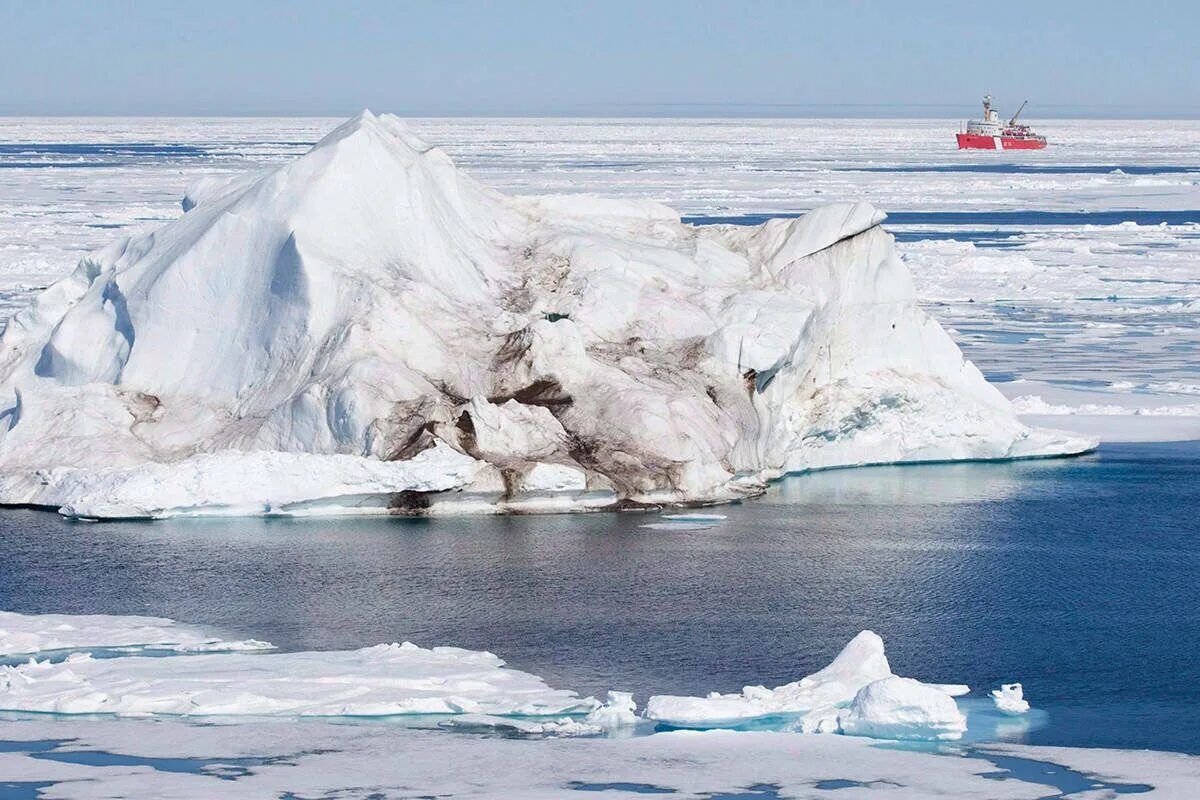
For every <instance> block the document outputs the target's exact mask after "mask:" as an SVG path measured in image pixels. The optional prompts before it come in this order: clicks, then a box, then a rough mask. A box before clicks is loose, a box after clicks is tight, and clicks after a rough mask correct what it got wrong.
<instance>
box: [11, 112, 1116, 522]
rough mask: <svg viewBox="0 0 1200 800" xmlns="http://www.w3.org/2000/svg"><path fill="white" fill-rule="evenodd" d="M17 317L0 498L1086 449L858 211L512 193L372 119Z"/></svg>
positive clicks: (554, 481) (259, 502)
mask: <svg viewBox="0 0 1200 800" xmlns="http://www.w3.org/2000/svg"><path fill="white" fill-rule="evenodd" d="M187 205H188V206H189V210H188V211H187V212H186V213H185V214H184V215H183V216H182V217H181V218H179V219H178V220H175V221H173V222H171V223H169V224H167V225H164V226H162V227H161V228H159V229H157V230H154V231H149V232H144V233H138V234H134V235H132V236H127V237H125V238H122V239H120V240H119V241H117V242H115V243H113V244H112V245H110V246H109V247H107V248H105V249H104V250H101V251H99V252H96V253H94V254H92V255H89V256H87V257H85V258H84V259H83V260H82V261H81V262H80V264H79V266H78V267H77V268H76V270H75V272H74V273H73V274H71V275H70V276H69V277H67V278H65V279H63V280H61V281H59V282H58V283H56V284H54V285H53V286H51V287H50V288H48V289H47V290H46V291H44V292H42V293H41V294H40V295H38V297H37V299H36V300H35V301H34V303H33V304H32V305H31V306H30V307H28V308H27V309H25V310H23V311H21V312H20V313H18V314H17V315H16V316H15V317H13V319H12V320H11V321H10V323H9V325H8V327H7V329H6V330H5V332H4V335H3V342H2V343H3V348H4V355H3V357H2V358H0V406H3V409H2V410H0V419H2V420H3V421H4V424H3V426H2V429H0V501H3V502H8V503H29V504H36V505H43V506H50V507H55V508H60V509H62V510H63V512H64V513H67V514H70V515H73V516H79V517H160V516H171V515H192V514H230V513H237V514H311V513H402V514H428V513H468V512H495V511H537V510H572V509H575V510H578V509H590V508H606V507H608V508H620V507H624V506H627V505H629V504H631V503H632V504H671V503H696V502H720V501H728V500H735V499H739V498H743V497H748V496H753V495H755V494H757V493H759V492H761V491H762V490H763V487H764V483H765V481H768V480H770V479H772V478H774V477H776V476H778V475H780V474H782V473H784V472H789V471H803V470H809V469H815V468H823V467H832V466H846V465H858V464H871V463H889V462H910V461H929V460H947V459H964V458H970V459H986V458H1015V457H1024V456H1039V455H1053V454H1063V453H1072V452H1078V451H1081V450H1086V449H1088V448H1089V447H1091V446H1092V444H1093V442H1092V441H1091V440H1089V439H1087V438H1086V437H1078V436H1071V435H1060V434H1055V433H1051V432H1048V431H1044V430H1039V429H1031V428H1029V427H1027V426H1026V425H1024V424H1023V423H1021V422H1020V421H1019V420H1018V419H1017V417H1016V415H1015V414H1014V413H1013V411H1012V409H1011V407H1010V405H1009V403H1008V402H1007V401H1006V400H1005V399H1004V397H1003V396H1002V395H1001V394H999V393H998V392H997V391H996V390H995V389H993V388H992V387H990V386H989V385H988V384H987V383H986V382H985V381H984V380H983V377H982V376H981V374H980V373H979V371H978V370H977V369H976V368H975V367H974V365H972V364H971V363H970V362H969V361H967V360H965V359H964V358H963V356H962V353H961V352H960V351H959V349H958V348H957V347H956V346H955V344H954V343H953V341H952V340H951V339H950V337H949V336H948V335H947V334H946V332H945V331H944V330H942V328H941V327H940V326H939V325H938V324H937V323H936V322H934V321H933V320H932V319H931V318H930V317H929V316H928V315H927V314H926V313H925V312H924V311H922V310H921V309H920V308H919V307H918V304H917V298H916V294H915V292H914V289H913V285H912V281H911V278H910V275H909V273H908V270H907V269H906V267H905V266H904V265H903V264H902V263H901V261H900V259H899V258H898V257H897V255H896V252H895V249H894V247H893V241H892V238H891V236H889V235H888V234H887V233H886V232H884V231H883V230H882V228H881V227H880V223H881V222H882V221H883V219H884V215H883V214H882V213H881V212H879V211H877V210H876V209H874V208H873V207H871V206H870V205H867V204H865V203H844V204H838V205H829V206H823V207H820V208H817V209H815V210H813V211H811V212H810V213H808V214H806V215H805V216H803V217H800V218H798V219H777V220H771V221H768V222H766V223H765V224H763V225H761V226H757V227H739V226H719V225H718V226H704V227H694V226H691V225H684V224H681V223H680V220H679V216H678V214H677V213H676V212H674V211H672V210H671V209H669V208H666V207H665V206H661V205H658V204H655V203H651V202H648V201H617V200H604V199H599V198H593V197H587V196H571V197H509V196H505V195H502V194H499V193H498V192H495V191H492V190H490V189H488V188H486V187H484V186H483V185H481V184H479V183H477V182H476V181H474V180H473V179H471V178H470V177H468V176H466V175H465V174H464V173H462V172H461V171H459V170H458V169H456V168H455V166H454V165H453V164H452V163H451V161H450V159H449V158H448V157H447V156H446V155H445V154H444V153H443V152H441V151H440V150H438V149H437V148H431V147H430V146H429V145H427V144H426V143H425V142H423V141H422V140H421V139H419V138H418V137H417V136H416V135H414V134H413V133H412V132H411V131H410V130H409V129H408V128H407V127H406V126H405V125H404V124H403V123H402V122H401V121H399V120H398V119H396V118H394V117H389V116H382V117H376V116H374V115H372V114H370V113H363V114H361V115H359V116H357V117H355V118H354V119H352V120H350V121H349V122H347V123H345V124H344V125H342V126H340V127H339V128H337V129H336V130H335V131H334V132H332V133H331V134H329V135H328V136H326V137H325V138H324V139H323V140H322V141H321V142H320V143H319V144H318V145H317V146H315V147H314V148H313V149H312V150H311V151H309V152H308V153H307V154H305V155H303V156H302V157H300V158H298V159H296V160H294V161H291V162H288V163H286V164H284V165H282V166H279V167H278V168H276V169H274V170H272V171H270V172H268V173H266V174H264V175H261V176H253V177H252V178H249V179H247V178H245V177H238V178H235V179H232V180H230V181H228V182H227V183H225V184H223V185H217V184H214V183H212V182H209V183H207V184H204V185H201V186H198V187H196V188H194V189H193V190H192V192H191V193H190V194H189V201H188V204H187Z"/></svg>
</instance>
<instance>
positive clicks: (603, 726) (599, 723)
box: [587, 692, 638, 731]
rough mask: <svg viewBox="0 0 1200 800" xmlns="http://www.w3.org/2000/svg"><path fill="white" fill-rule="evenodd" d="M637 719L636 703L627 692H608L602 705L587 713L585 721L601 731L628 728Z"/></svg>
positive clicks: (634, 723) (635, 722)
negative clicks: (606, 698)
mask: <svg viewBox="0 0 1200 800" xmlns="http://www.w3.org/2000/svg"><path fill="white" fill-rule="evenodd" d="M637 721H638V717H637V703H635V702H634V701H633V695H632V694H630V693H629V692H609V693H608V700H607V701H606V702H605V703H604V705H602V706H600V707H599V708H597V709H595V710H594V711H592V712H591V713H589V714H588V715H587V723H588V724H589V725H595V726H596V727H598V728H600V730H602V731H612V730H617V729H618V728H628V727H630V726H633V725H636V724H637Z"/></svg>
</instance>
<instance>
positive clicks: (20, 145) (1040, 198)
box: [0, 118, 1200, 441]
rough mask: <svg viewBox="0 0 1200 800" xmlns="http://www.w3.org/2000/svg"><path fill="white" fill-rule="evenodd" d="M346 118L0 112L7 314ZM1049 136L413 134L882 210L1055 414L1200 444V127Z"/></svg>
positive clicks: (520, 122) (727, 198) (1122, 435)
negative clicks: (960, 140) (195, 195)
mask: <svg viewBox="0 0 1200 800" xmlns="http://www.w3.org/2000/svg"><path fill="white" fill-rule="evenodd" d="M336 122H337V120H326V119H75V120H73V119H32V120H31V119H18V118H8V119H3V120H0V318H3V317H7V316H8V315H9V314H11V313H12V311H13V309H14V307H15V306H17V305H19V304H21V303H23V302H25V301H26V300H27V299H28V297H29V296H30V294H31V293H32V292H34V291H36V290H37V289H38V288H39V287H42V286H45V285H46V284H47V283H49V282H50V281H51V280H53V279H54V278H56V277H58V276H61V275H63V274H65V273H66V272H67V271H69V270H70V269H71V268H72V267H73V266H74V264H75V263H76V262H77V261H78V259H79V257H80V256H81V255H82V254H83V253H84V252H86V251H88V250H90V249H92V248H95V247H97V246H99V245H102V244H104V243H106V242H108V241H110V240H111V239H112V238H113V237H114V236H117V235H119V234H120V233H121V232H123V231H128V230H131V229H134V228H137V227H139V226H144V225H155V224H158V223H161V222H162V221H163V220H166V219H170V218H173V217H175V216H177V215H178V214H179V213H180V208H179V199H180V197H181V196H182V194H183V190H184V188H185V187H186V186H187V185H188V184H189V183H191V182H192V181H194V180H195V179H197V178H200V177H205V176H214V175H233V174H237V173H241V172H244V171H247V170H254V169H259V168H263V167H266V166H268V165H271V164H275V163H278V162H279V161H281V160H284V159H289V158H292V157H294V156H295V155H297V154H299V153H301V152H303V151H304V150H306V149H307V148H308V147H309V146H310V145H311V144H312V143H313V142H315V141H316V140H317V139H318V138H319V137H320V136H321V135H322V134H323V133H324V132H327V131H328V130H330V129H331V128H332V127H334V125H335V124H336ZM1035 123H1036V124H1037V126H1038V128H1039V129H1040V130H1041V131H1042V132H1044V133H1045V134H1046V135H1047V136H1048V137H1049V139H1050V146H1049V147H1048V148H1047V149H1046V150H1044V151H1041V152H1032V153H1029V152H1026V153H1011V152H1009V153H994V152H985V151H980V152H959V151H957V150H955V149H954V140H953V132H954V131H955V130H956V129H957V125H958V122H957V121H955V120H769V119H757V120H733V119H722V120H696V119H691V120H563V119H555V120H536V119H514V120H498V119H418V120H413V121H412V125H413V126H414V128H415V129H416V130H417V131H418V133H420V134H421V135H422V136H423V137H425V138H426V139H427V140H429V141H431V142H434V143H437V144H439V145H441V146H442V147H444V148H445V149H446V150H447V151H448V152H449V153H450V155H451V156H453V157H454V159H455V161H456V163H458V164H459V165H460V166H462V167H464V168H465V169H467V170H468V171H469V172H471V173H472V174H474V175H475V176H476V177H478V178H480V179H482V180H483V181H485V182H486V183H489V184H491V185H493V186H495V187H497V188H499V189H501V190H503V191H508V192H518V193H571V192H580V191H589V192H595V193H599V194H602V195H608V196H614V197H640V198H650V199H654V200H659V201H662V202H666V203H668V204H670V205H672V206H674V207H676V208H678V209H679V210H680V211H681V212H682V213H684V214H685V215H689V216H690V217H692V218H693V219H695V220H697V221H709V222H711V221H714V220H721V221H732V222H751V221H758V220H760V219H762V218H763V217H764V216H775V215H787V214H792V215H794V214H798V213H801V212H803V211H805V210H808V209H810V208H812V207H814V206H816V205H818V204H821V203H825V202H830V201H837V200H860V199H865V200H868V201H870V202H871V203H873V204H875V205H876V206H878V207H879V208H882V209H885V210H887V211H888V212H889V213H890V214H891V215H892V216H891V220H890V222H889V223H888V227H889V229H890V230H892V231H893V232H894V233H895V234H896V236H897V238H898V240H899V242H900V249H901V252H902V254H903V255H904V256H905V258H906V260H907V261H908V262H909V264H910V265H911V266H912V268H913V271H914V275H915V278H916V281H917V285H918V290H919V292H920V294H921V296H922V297H923V298H924V300H925V302H926V304H927V306H928V308H929V309H930V310H931V311H932V312H933V313H934V314H935V316H937V317H938V318H939V320H941V321H942V322H943V323H944V324H946V325H947V326H948V327H950V328H951V329H952V332H953V333H954V335H955V338H956V339H957V340H958V342H959V344H960V345H961V346H962V347H963V348H964V350H965V351H966V353H967V355H968V356H969V357H970V358H972V359H973V360H975V361H976V363H977V364H978V365H979V366H980V367H981V369H983V370H984V372H985V374H987V375H988V376H989V377H990V378H991V379H992V380H994V381H996V382H999V383H1001V388H1002V390H1003V391H1005V393H1006V394H1008V395H1009V396H1010V397H1014V398H1018V397H1019V398H1023V399H1024V400H1023V402H1024V403H1025V405H1024V408H1025V409H1027V410H1029V413H1030V414H1031V417H1030V421H1031V422H1035V423H1037V424H1041V425H1050V426H1053V427H1065V428H1069V429H1075V430H1080V431H1083V432H1086V433H1088V434H1099V435H1101V436H1102V437H1103V438H1105V439H1107V440H1110V441H1114V440H1147V439H1195V438H1200V277H1198V276H1200V122H1197V121H1095V120H1053V121H1045V122H1039V121H1037V120H1035ZM1081 393H1082V394H1081ZM1097 409H1101V411H1100V413H1095V412H1096V410H1097ZM1039 412H1041V413H1039Z"/></svg>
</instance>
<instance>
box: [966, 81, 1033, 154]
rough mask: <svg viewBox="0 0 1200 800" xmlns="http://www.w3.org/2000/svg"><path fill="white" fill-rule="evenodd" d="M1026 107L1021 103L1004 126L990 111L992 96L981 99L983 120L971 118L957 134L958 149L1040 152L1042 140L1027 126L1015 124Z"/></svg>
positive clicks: (998, 116) (991, 109)
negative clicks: (964, 128)
mask: <svg viewBox="0 0 1200 800" xmlns="http://www.w3.org/2000/svg"><path fill="white" fill-rule="evenodd" d="M1027 105H1029V101H1028V100H1026V101H1025V102H1024V103H1021V107H1020V108H1018V109H1017V113H1015V114H1013V116H1012V119H1010V120H1009V121H1008V122H1007V123H1005V122H1001V121H1000V115H999V114H997V113H996V109H994V108H992V96H991V95H990V94H989V95H985V96H984V98H983V119H973V120H971V121H970V122H968V123H967V128H966V130H964V131H961V132H960V133H959V134H958V149H959V150H1041V149H1042V148H1044V147H1045V146H1046V137H1045V136H1038V135H1037V134H1036V133H1034V132H1033V130H1032V129H1031V128H1030V127H1029V126H1028V125H1018V124H1017V117H1019V116H1021V112H1022V111H1024V110H1025V106H1027Z"/></svg>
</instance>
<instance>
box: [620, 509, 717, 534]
mask: <svg viewBox="0 0 1200 800" xmlns="http://www.w3.org/2000/svg"><path fill="white" fill-rule="evenodd" d="M660 519H662V520H663V521H662V522H649V523H647V524H645V525H641V526H639V527H642V528H647V529H649V530H655V531H703V530H707V529H708V528H711V527H713V526H714V525H716V524H717V523H719V522H723V521H724V520H725V515H724V514H690V513H687V514H663V515H662V516H661V517H660Z"/></svg>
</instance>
